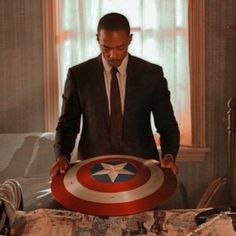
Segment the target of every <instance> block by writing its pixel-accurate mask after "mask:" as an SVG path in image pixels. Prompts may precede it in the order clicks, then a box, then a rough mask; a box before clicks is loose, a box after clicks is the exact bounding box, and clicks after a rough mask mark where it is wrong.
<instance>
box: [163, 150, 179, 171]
mask: <svg viewBox="0 0 236 236" xmlns="http://www.w3.org/2000/svg"><path fill="white" fill-rule="evenodd" d="M160 163H161V167H162V168H168V169H171V170H172V172H173V173H174V174H175V175H177V174H178V167H177V165H176V164H175V162H174V158H173V156H172V155H170V154H166V155H164V157H163V158H162V159H161V160H160Z"/></svg>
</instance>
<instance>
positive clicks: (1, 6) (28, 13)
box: [0, 0, 44, 133]
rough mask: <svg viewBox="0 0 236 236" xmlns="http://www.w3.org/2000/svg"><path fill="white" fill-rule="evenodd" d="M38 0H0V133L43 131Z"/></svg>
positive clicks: (40, 24)
mask: <svg viewBox="0 0 236 236" xmlns="http://www.w3.org/2000/svg"><path fill="white" fill-rule="evenodd" d="M41 9H42V5H41V0H33V1H32V0H14V1H13V0H10V1H9V0H1V1H0V88H1V99H0V110H1V112H0V132H1V133H7V132H30V131H43V130H44V94H43V60H42V56H43V54H42V53H43V45H42V14H41Z"/></svg>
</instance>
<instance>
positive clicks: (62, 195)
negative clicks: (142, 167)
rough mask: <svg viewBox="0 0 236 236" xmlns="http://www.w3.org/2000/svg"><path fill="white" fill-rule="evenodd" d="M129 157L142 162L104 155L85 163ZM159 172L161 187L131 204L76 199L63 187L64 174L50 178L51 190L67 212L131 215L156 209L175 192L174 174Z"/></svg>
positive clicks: (167, 170) (167, 171) (119, 156)
mask: <svg viewBox="0 0 236 236" xmlns="http://www.w3.org/2000/svg"><path fill="white" fill-rule="evenodd" d="M130 157H133V158H136V159H140V160H144V159H143V158H139V157H136V156H128V155H104V156H97V157H93V158H90V159H89V160H86V161H88V162H90V161H93V160H95V159H105V158H110V159H112V158H124V159H127V158H128V159H130ZM131 160H132V159H131ZM145 160H146V159H145ZM77 163H78V162H75V163H74V164H77ZM160 170H161V171H162V172H163V175H164V181H163V183H162V185H161V186H160V187H159V188H158V190H156V191H155V192H154V193H153V194H151V195H149V196H147V197H144V198H141V199H138V200H134V201H132V202H123V203H112V204H111V203H97V202H96V203H95V202H91V201H86V200H83V199H80V198H77V197H76V196H74V195H72V194H71V193H70V192H68V191H67V189H66V188H65V186H64V183H63V180H64V176H65V174H66V173H65V174H61V175H56V176H54V177H53V178H52V182H51V190H52V194H53V196H54V197H55V199H56V200H57V201H58V202H59V203H60V204H62V205H63V206H64V207H66V208H68V209H69V210H73V211H78V212H81V213H84V214H88V215H97V216H125V215H132V214H137V213H140V212H143V211H147V210H151V209H154V208H156V207H157V206H158V205H160V204H161V203H163V202H164V201H166V200H167V199H168V198H169V197H170V196H171V195H172V194H174V192H175V191H176V188H177V178H176V175H174V173H173V172H172V171H171V170H170V169H166V168H165V169H163V168H160ZM166 183H168V184H166Z"/></svg>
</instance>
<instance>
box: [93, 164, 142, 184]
mask: <svg viewBox="0 0 236 236" xmlns="http://www.w3.org/2000/svg"><path fill="white" fill-rule="evenodd" d="M136 173H137V169H136V167H135V166H134V165H133V164H131V163H129V162H124V161H118V160H113V161H105V162H101V163H97V164H95V165H94V166H93V167H92V168H91V175H92V176H93V177H94V178H95V179H96V180H98V181H101V182H107V183H111V182H112V183H117V182H124V181H127V180H130V179H131V178H133V177H134V176H135V175H136Z"/></svg>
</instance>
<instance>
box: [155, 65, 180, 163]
mask: <svg viewBox="0 0 236 236" xmlns="http://www.w3.org/2000/svg"><path fill="white" fill-rule="evenodd" d="M157 78H158V79H157V80H156V87H155V92H154V96H153V97H154V98H153V109H152V111H153V116H154V122H155V126H156V129H157V132H158V133H159V134H160V144H161V151H162V156H164V155H165V154H172V155H173V157H174V159H175V158H176V155H177V153H178V149H179V139H180V134H179V127H178V123H177V121H176V119H175V116H174V111H173V107H172V104H171V101H170V92H169V90H168V86H167V81H166V79H165V78H164V76H163V70H162V68H161V69H160V70H158V74H157Z"/></svg>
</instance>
